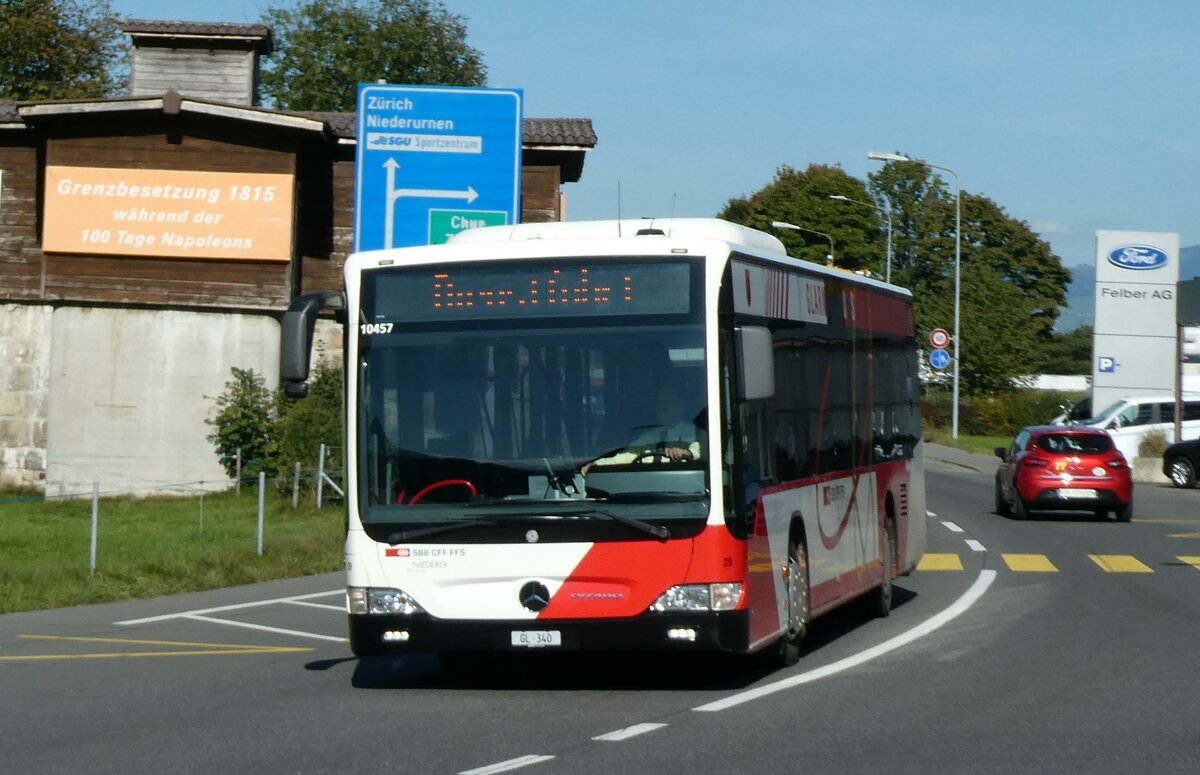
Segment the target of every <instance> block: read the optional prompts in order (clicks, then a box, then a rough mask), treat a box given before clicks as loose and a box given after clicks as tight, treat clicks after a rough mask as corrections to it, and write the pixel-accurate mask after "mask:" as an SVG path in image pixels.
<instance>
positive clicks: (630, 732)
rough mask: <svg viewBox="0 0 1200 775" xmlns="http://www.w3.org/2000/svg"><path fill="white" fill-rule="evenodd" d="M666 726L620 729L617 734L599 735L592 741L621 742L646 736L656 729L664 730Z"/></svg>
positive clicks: (653, 725) (639, 725)
mask: <svg viewBox="0 0 1200 775" xmlns="http://www.w3.org/2000/svg"><path fill="white" fill-rule="evenodd" d="M665 726H666V724H634V725H633V726H631V727H625V728H624V729H618V730H617V731H616V732H609V733H608V734H607V735H599V736H597V737H593V738H592V739H593V740H606V741H608V742H614V743H615V742H620V741H621V740H628V739H629V738H631V737H637V736H638V735H644V734H646V733H647V732H653V731H654V730H656V729H662V728H663V727H665Z"/></svg>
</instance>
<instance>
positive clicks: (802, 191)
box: [717, 164, 886, 275]
mask: <svg viewBox="0 0 1200 775" xmlns="http://www.w3.org/2000/svg"><path fill="white" fill-rule="evenodd" d="M833 194H840V195H842V196H845V197H848V198H850V199H855V200H858V201H860V202H870V201H871V199H870V195H869V194H868V193H867V189H866V187H865V186H864V185H863V183H862V181H860V180H858V179H857V178H854V177H851V176H850V175H847V174H846V173H845V172H844V171H843V170H842V169H841V168H840V167H830V166H826V165H822V164H810V165H809V167H808V169H806V170H804V171H803V172H801V171H799V170H795V169H792V168H791V167H789V166H787V165H784V166H782V167H780V168H779V169H778V170H776V172H775V180H773V181H771V183H770V184H768V185H767V186H766V187H765V188H762V189H760V190H759V191H757V192H755V193H754V194H753V195H751V196H750V197H748V198H739V199H731V200H730V201H729V202H728V203H726V205H725V209H724V210H722V211H721V212H720V213H719V214H718V216H717V217H718V218H724V219H725V220H727V221H732V222H734V223H740V224H742V225H744V226H750V227H752V228H755V229H761V230H763V231H766V232H770V233H772V234H775V235H776V236H778V237H779V239H780V240H781V241H782V242H783V244H784V247H786V248H787V249H788V253H790V254H791V255H793V256H796V257H798V258H804V259H807V260H809V261H814V262H816V263H819V264H824V263H825V257H826V256H827V255H828V254H829V253H830V250H831V247H832V251H833V256H834V264H835V265H836V266H839V267H842V268H843V269H869V270H871V271H874V272H877V273H879V274H880V275H882V273H883V265H884V262H885V259H886V251H885V242H884V239H883V232H882V231H881V224H880V216H879V212H878V211H877V210H875V209H874V208H872V207H863V206H861V205H853V204H848V203H846V202H838V201H835V200H832V199H830V198H829V197H830V196H831V195H833ZM772 221H784V222H786V223H790V224H792V225H794V226H799V227H800V228H801V229H805V231H793V230H790V229H788V230H781V229H776V228H774V227H772V226H771V222H772ZM813 231H816V232H822V233H824V234H828V235H829V237H831V238H832V239H833V245H832V246H831V245H830V243H829V239H827V238H826V237H823V236H821V234H814V233H813Z"/></svg>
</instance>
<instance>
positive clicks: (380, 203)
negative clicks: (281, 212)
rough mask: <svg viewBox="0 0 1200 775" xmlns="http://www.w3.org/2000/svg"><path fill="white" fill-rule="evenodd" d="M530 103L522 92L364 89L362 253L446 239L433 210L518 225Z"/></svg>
mask: <svg viewBox="0 0 1200 775" xmlns="http://www.w3.org/2000/svg"><path fill="white" fill-rule="evenodd" d="M523 102H524V98H523V93H522V91H521V90H520V89H482V88H470V87H455V86H395V85H391V84H366V83H364V84H359V87H358V153H357V159H356V163H355V176H354V249H355V250H356V251H358V250H376V249H379V248H394V247H406V246H410V245H428V244H430V243H431V242H435V241H444V239H445V237H446V233H445V229H444V228H439V229H438V231H437V233H436V234H435V233H433V227H432V221H433V213H434V212H437V213H438V214H439V215H438V216H437V217H438V219H439V224H440V223H441V222H442V221H446V222H449V223H462V224H477V223H485V222H486V223H488V224H495V223H498V222H500V223H517V221H518V220H519V219H520V213H521V210H520V207H521V142H522V140H523V139H524V126H523V116H522V105H523ZM447 212H452V213H459V214H461V215H462V216H463V217H461V218H457V219H456V218H453V217H448V216H447ZM482 213H486V215H480V214H482Z"/></svg>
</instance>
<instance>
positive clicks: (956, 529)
mask: <svg viewBox="0 0 1200 775" xmlns="http://www.w3.org/2000/svg"><path fill="white" fill-rule="evenodd" d="M942 524H943V525H945V527H946V529H947V530H949V531H950V532H951V533H961V532H962V531H963V529H962V528H961V527H959V526H958V525H956V524H954V523H953V522H943V523H942Z"/></svg>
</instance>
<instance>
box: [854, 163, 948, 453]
mask: <svg viewBox="0 0 1200 775" xmlns="http://www.w3.org/2000/svg"><path fill="white" fill-rule="evenodd" d="M867 158H868V159H874V160H875V161H896V162H911V163H912V164H921V165H923V166H926V167H930V168H932V169H935V170H943V171H945V172H949V173H950V174H951V175H953V176H954V405H953V406H952V407H951V410H950V417H951V420H950V435H951V437H952V438H955V439H957V438H958V339H959V336H958V333H959V331H958V323H959V297H960V292H961V289H962V283H961V282H960V279H961V277H960V272H959V270H960V268H961V266H962V186H961V185H960V184H959V182H958V173H957V172H955V171H954V170H952V169H950V168H949V167H943V166H941V165H938V164H930V163H929V162H927V161H925V160H924V159H912V158H909V157H908V156H902V155H901V154H898V153H886V152H884V151H868V152H867Z"/></svg>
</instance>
